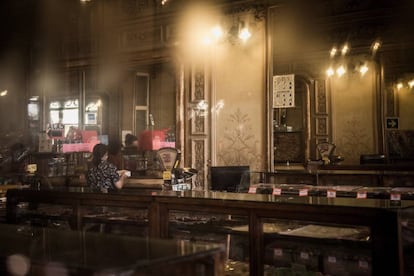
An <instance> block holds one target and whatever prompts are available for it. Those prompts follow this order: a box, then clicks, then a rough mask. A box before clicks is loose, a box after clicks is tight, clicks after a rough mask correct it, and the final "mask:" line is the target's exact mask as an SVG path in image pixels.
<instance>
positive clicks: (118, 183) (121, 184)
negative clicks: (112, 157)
mask: <svg viewBox="0 0 414 276" xmlns="http://www.w3.org/2000/svg"><path fill="white" fill-rule="evenodd" d="M118 173H119V180H118V181H116V182H115V183H114V186H115V188H117V189H118V190H119V189H122V187H124V183H125V179H126V178H128V175H127V174H126V171H125V170H120V171H118Z"/></svg>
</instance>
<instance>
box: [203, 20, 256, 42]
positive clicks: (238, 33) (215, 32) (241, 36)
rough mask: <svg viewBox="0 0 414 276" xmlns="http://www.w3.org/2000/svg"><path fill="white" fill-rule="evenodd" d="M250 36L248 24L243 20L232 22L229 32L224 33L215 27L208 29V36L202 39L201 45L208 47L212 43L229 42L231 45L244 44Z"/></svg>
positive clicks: (220, 28) (217, 26)
mask: <svg viewBox="0 0 414 276" xmlns="http://www.w3.org/2000/svg"><path fill="white" fill-rule="evenodd" d="M251 36H252V33H251V32H250V29H249V27H248V24H247V23H246V21H244V20H240V19H239V18H237V20H233V23H232V24H231V26H230V28H229V31H228V32H227V33H225V32H224V31H223V28H222V27H220V26H219V25H216V26H214V27H212V28H211V29H210V32H209V34H207V35H206V36H204V37H203V44H205V45H210V44H212V43H217V42H224V41H229V42H230V43H231V44H237V43H239V42H246V41H247V40H249V38H250V37H251Z"/></svg>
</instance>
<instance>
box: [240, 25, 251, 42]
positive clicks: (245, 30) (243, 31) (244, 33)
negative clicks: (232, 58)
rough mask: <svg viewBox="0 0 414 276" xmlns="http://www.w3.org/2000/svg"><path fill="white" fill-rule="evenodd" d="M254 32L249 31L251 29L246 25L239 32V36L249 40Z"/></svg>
mask: <svg viewBox="0 0 414 276" xmlns="http://www.w3.org/2000/svg"><path fill="white" fill-rule="evenodd" d="M251 36H252V34H251V33H250V32H249V29H248V28H247V27H244V28H242V29H241V30H240V32H239V38H240V39H241V40H243V41H246V40H248V39H249V38H250V37H251Z"/></svg>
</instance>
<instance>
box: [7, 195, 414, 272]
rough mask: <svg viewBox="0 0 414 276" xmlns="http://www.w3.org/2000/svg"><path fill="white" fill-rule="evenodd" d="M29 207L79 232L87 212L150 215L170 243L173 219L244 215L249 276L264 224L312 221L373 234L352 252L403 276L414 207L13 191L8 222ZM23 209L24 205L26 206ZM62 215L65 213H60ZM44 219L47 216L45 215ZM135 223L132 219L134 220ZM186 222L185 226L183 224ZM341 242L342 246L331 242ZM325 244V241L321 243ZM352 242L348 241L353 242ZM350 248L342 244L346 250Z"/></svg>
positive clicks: (259, 262)
mask: <svg viewBox="0 0 414 276" xmlns="http://www.w3.org/2000/svg"><path fill="white" fill-rule="evenodd" d="M21 203H29V204H28V206H29V207H30V206H31V207H32V210H34V209H33V208H36V206H40V205H45V204H46V205H57V206H61V205H64V206H66V208H69V209H71V211H69V212H67V211H65V213H64V215H66V216H67V218H66V219H69V220H70V221H72V222H75V223H73V225H72V226H73V227H74V229H77V230H81V229H83V223H84V221H85V220H86V219H87V218H85V217H84V212H83V211H82V210H85V208H91V207H94V206H95V207H99V206H105V207H110V206H112V207H116V208H129V209H130V210H136V211H138V210H146V211H147V214H148V216H147V219H146V220H145V221H144V222H145V223H147V225H148V235H149V236H150V237H153V238H168V237H169V232H170V230H171V214H173V213H174V212H177V211H178V212H187V213H192V212H202V213H204V214H211V215H212V216H216V214H222V215H225V216H229V217H232V216H241V217H245V218H246V221H247V225H248V227H247V229H248V232H247V233H246V235H247V237H248V241H249V269H250V275H264V267H265V263H264V258H263V256H264V251H265V244H264V243H265V236H264V230H263V229H264V228H263V227H264V221H266V219H277V220H288V221H303V222H312V223H316V224H319V225H324V224H328V225H338V224H340V225H343V226H347V227H364V228H368V229H369V233H370V236H369V239H368V240H365V241H358V242H354V243H351V244H352V247H354V248H359V247H360V246H362V248H365V249H368V250H369V251H370V252H371V258H372V275H403V256H402V244H401V236H400V233H401V229H400V228H401V227H402V226H401V224H400V217H401V215H402V212H404V211H405V210H406V209H407V210H411V209H408V208H413V207H414V202H411V201H401V202H400V205H399V206H395V205H394V204H392V203H393V202H391V201H390V200H377V199H363V200H361V199H355V198H353V199H350V198H324V197H306V196H305V197H292V196H289V197H275V196H272V195H259V194H237V193H221V192H204V191H199V192H197V191H188V192H172V191H168V192H167V191H160V192H154V191H152V192H151V193H149V192H144V191H142V192H140V193H138V192H135V193H134V192H122V191H121V192H118V193H113V194H101V193H93V192H89V191H88V190H86V189H71V190H70V191H69V190H29V189H22V190H9V191H8V193H7V218H8V222H9V223H17V222H18V217H19V208H20V207H19V206H22V205H21ZM23 206H24V204H23ZM57 210H62V209H61V208H60V209H59V208H58V209H57ZM40 215H43V216H46V217H45V218H46V219H47V220H48V221H50V219H51V218H47V214H46V213H43V212H41V213H40ZM132 221H133V220H132ZM135 221H136V220H135ZM183 222H184V223H185V221H183ZM332 242H337V241H335V240H334V241H332ZM318 243H319V244H321V245H322V244H324V243H325V241H324V239H321V240H319V241H318ZM348 243H349V242H348ZM348 243H346V242H345V243H341V245H342V246H344V245H346V244H348Z"/></svg>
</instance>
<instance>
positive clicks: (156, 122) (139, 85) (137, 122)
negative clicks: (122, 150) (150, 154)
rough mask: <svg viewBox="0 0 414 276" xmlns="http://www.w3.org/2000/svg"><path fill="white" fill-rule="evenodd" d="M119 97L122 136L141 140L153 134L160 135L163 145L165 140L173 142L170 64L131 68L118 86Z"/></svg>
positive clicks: (173, 74)
mask: <svg viewBox="0 0 414 276" xmlns="http://www.w3.org/2000/svg"><path fill="white" fill-rule="evenodd" d="M121 93H122V94H121V95H122V98H123V100H122V114H123V115H122V119H121V120H122V131H123V133H124V134H125V133H127V132H131V133H133V134H134V135H136V136H137V137H140V136H142V135H143V133H145V132H148V131H153V132H157V133H162V135H161V137H160V139H161V140H162V141H165V140H166V139H167V137H168V139H169V140H171V141H173V140H174V141H175V131H176V129H175V126H176V108H177V103H176V69H175V66H174V65H173V64H172V63H169V62H162V63H156V64H149V65H142V66H138V67H136V68H134V70H133V71H132V70H131V71H130V72H129V73H128V77H127V78H126V80H125V81H124V82H123V83H122V84H121ZM143 142H144V141H143ZM145 149H146V148H145Z"/></svg>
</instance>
